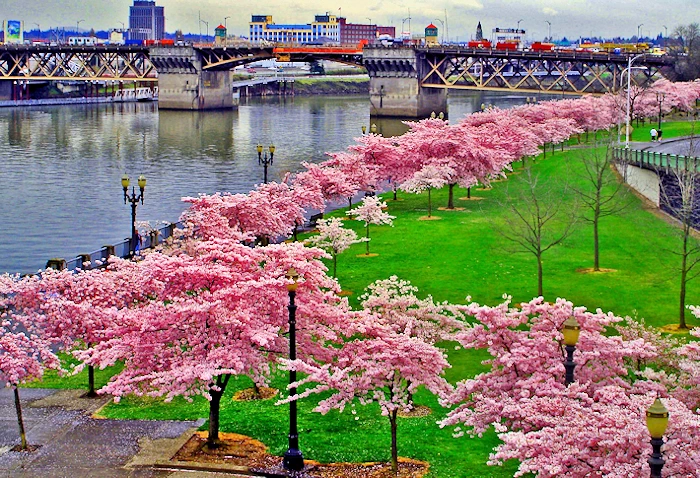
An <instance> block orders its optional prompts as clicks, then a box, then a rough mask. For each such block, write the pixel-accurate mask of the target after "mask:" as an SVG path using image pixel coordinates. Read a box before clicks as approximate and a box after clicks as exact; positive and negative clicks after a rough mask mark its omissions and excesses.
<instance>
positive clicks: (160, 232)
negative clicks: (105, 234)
mask: <svg viewBox="0 0 700 478" xmlns="http://www.w3.org/2000/svg"><path fill="white" fill-rule="evenodd" d="M183 227H184V225H183V223H182V222H176V223H171V224H167V225H165V226H163V227H161V228H157V229H155V228H154V229H152V230H150V231H149V232H148V233H147V234H145V235H140V236H139V244H138V246H137V248H136V251H137V253H138V251H140V250H142V249H152V248H154V247H156V246H157V245H158V244H161V243H162V242H163V241H165V240H166V239H168V238H170V237H173V236H175V235H176V234H177V231H178V230H182V229H183ZM130 242H131V239H130V238H126V239H124V240H123V241H122V242H119V243H117V244H114V245H112V244H110V245H106V246H102V248H101V249H100V250H98V251H93V252H90V253H85V254H78V255H77V256H76V257H74V258H73V259H68V260H66V259H63V258H53V259H49V260H48V261H47V262H46V267H47V268H51V269H60V270H63V269H69V270H75V269H91V268H95V267H100V266H101V265H103V264H105V263H106V260H107V258H108V257H109V256H118V257H121V258H122V259H125V258H128V257H130V254H129V245H130ZM86 263H89V266H85V264H86Z"/></svg>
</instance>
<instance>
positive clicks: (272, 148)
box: [256, 143, 275, 183]
mask: <svg viewBox="0 0 700 478" xmlns="http://www.w3.org/2000/svg"><path fill="white" fill-rule="evenodd" d="M256 150H257V151H258V164H261V165H262V167H263V170H264V174H263V182H264V183H267V167H268V166H269V165H271V164H272V160H273V158H274V156H275V145H274V144H272V143H270V146H269V147H268V150H269V151H270V157H269V158H268V157H267V151H265V155H264V156H263V145H262V144H260V143H258V145H257V146H256Z"/></svg>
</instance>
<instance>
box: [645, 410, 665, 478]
mask: <svg viewBox="0 0 700 478" xmlns="http://www.w3.org/2000/svg"><path fill="white" fill-rule="evenodd" d="M667 426H668V410H666V407H664V404H663V403H661V400H659V399H658V398H657V399H656V400H655V401H654V403H653V404H652V405H651V407H649V410H647V429H648V430H649V435H651V447H652V453H651V456H650V457H649V460H647V463H649V468H650V469H651V478H661V469H662V468H663V467H664V463H666V462H665V461H664V456H663V455H662V454H661V445H663V444H664V433H666V427H667Z"/></svg>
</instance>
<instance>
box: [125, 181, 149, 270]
mask: <svg viewBox="0 0 700 478" xmlns="http://www.w3.org/2000/svg"><path fill="white" fill-rule="evenodd" d="M137 182H138V185H139V191H140V192H139V195H138V196H137V195H136V191H135V189H134V186H131V196H129V193H128V191H127V190H128V189H129V183H130V179H129V176H127V175H126V174H125V175H124V176H122V187H123V188H124V204H126V203H127V201H128V202H130V203H131V241H129V257H134V255H135V254H136V247H137V246H138V243H139V233H138V231H137V230H136V206H137V205H138V203H139V202H140V203H141V204H143V192H144V190H145V189H146V178H145V177H144V175H143V174H142V175H141V176H139V178H138V180H137Z"/></svg>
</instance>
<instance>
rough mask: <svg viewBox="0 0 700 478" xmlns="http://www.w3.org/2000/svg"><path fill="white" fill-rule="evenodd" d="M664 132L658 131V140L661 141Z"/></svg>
mask: <svg viewBox="0 0 700 478" xmlns="http://www.w3.org/2000/svg"><path fill="white" fill-rule="evenodd" d="M662 134H663V131H661V130H659V131H657V132H656V141H661V135H662Z"/></svg>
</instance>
